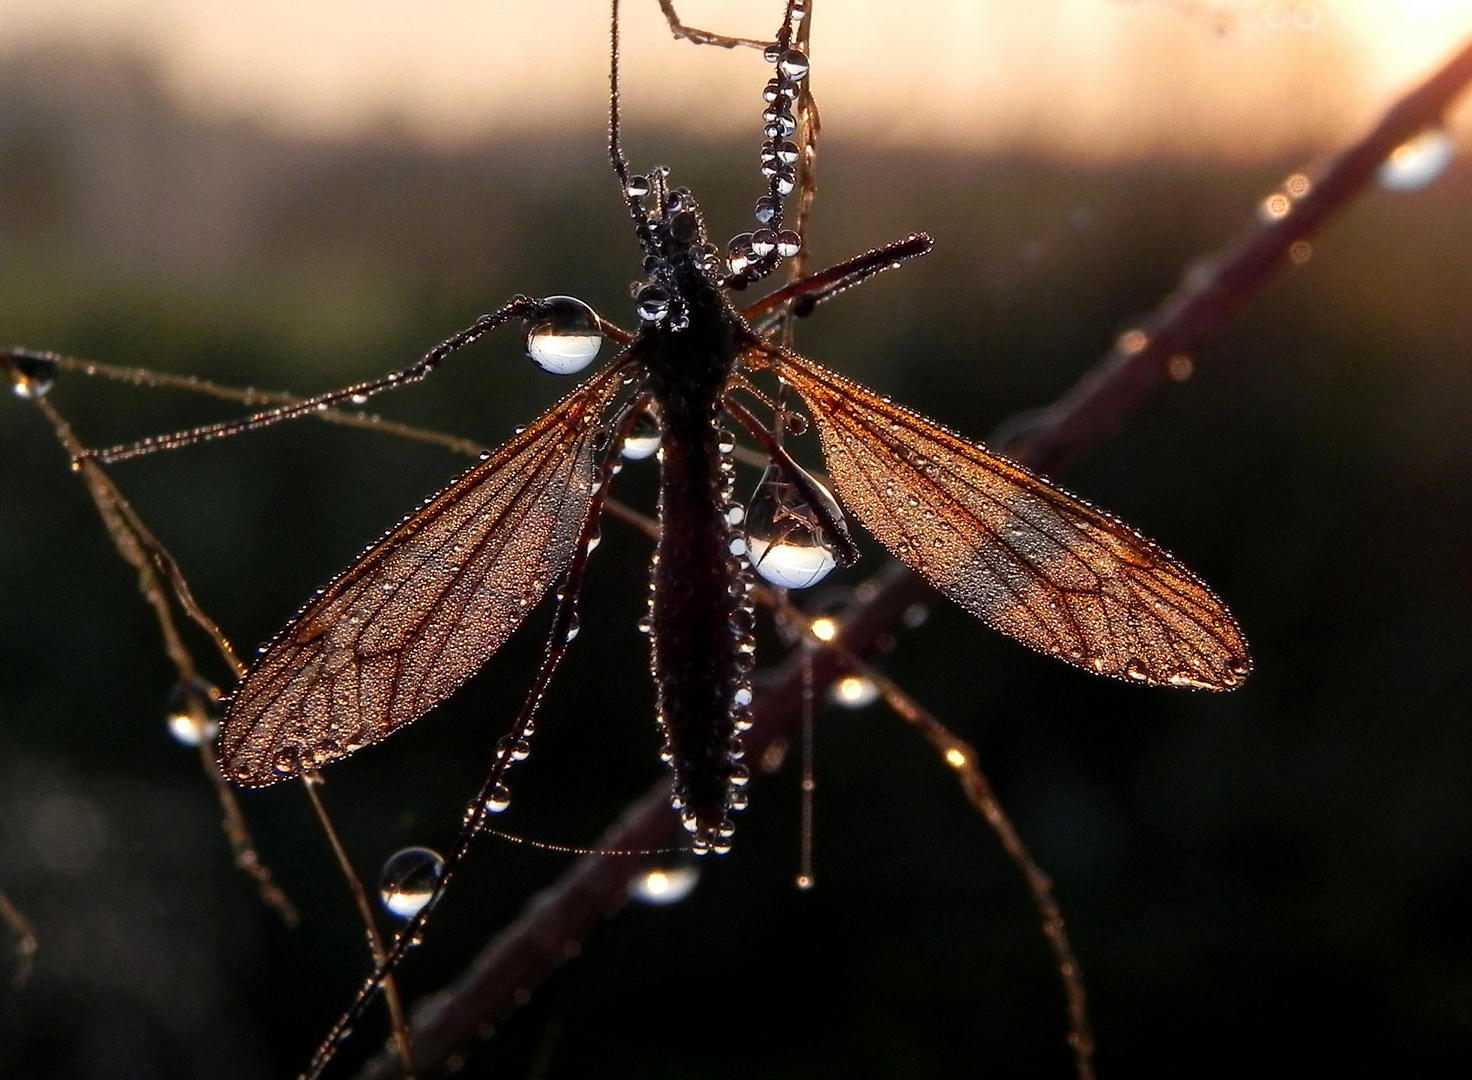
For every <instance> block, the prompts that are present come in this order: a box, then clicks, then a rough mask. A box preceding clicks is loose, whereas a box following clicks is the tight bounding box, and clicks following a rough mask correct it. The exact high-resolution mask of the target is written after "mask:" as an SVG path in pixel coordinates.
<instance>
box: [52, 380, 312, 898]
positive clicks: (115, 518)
mask: <svg viewBox="0 0 1472 1080" xmlns="http://www.w3.org/2000/svg"><path fill="white" fill-rule="evenodd" d="M35 404H36V407H37V408H38V409H40V410H41V414H42V415H43V416H45V417H46V419H47V421H48V422H49V423H50V424H51V428H52V430H53V431H54V432H55V434H56V438H57V441H58V442H60V443H61V446H62V449H63V450H64V451H66V453H67V454H68V455H70V456H71V457H72V459H73V461H75V462H76V463H77V465H76V467H77V470H78V471H79V472H80V473H81V475H82V479H83V482H84V483H85V484H86V485H87V491H88V493H89V494H90V495H91V496H92V502H93V504H94V505H95V506H96V507H97V513H98V515H99V516H100V517H101V518H102V523H103V526H104V527H105V528H106V529H107V534H108V536H109V538H111V540H112V543H113V547H114V548H116V549H117V552H118V554H119V555H121V556H122V557H123V560H124V561H125V562H127V563H128V565H130V566H132V567H133V569H134V570H135V571H136V573H137V575H138V591H139V593H141V594H142V596H143V599H144V600H145V601H146V602H147V603H148V605H149V607H151V608H152V609H153V613H154V618H155V620H156V621H157V623H158V627H159V633H160V635H161V636H162V637H163V640H164V652H165V654H166V655H167V656H168V658H169V661H170V662H171V663H172V664H173V665H174V670H175V671H176V673H177V674H178V677H179V681H180V682H181V683H185V684H187V683H189V682H190V681H192V680H194V679H197V678H198V671H199V665H198V664H197V663H196V662H195V659H194V655H193V654H192V653H191V652H190V651H189V648H188V646H187V645H185V643H184V639H183V636H182V635H181V634H180V633H179V627H178V624H177V623H176V622H175V621H174V612H173V609H172V608H171V607H170V606H169V591H170V590H172V593H173V596H174V599H175V600H176V601H177V602H178V604H179V606H180V608H181V609H182V610H183V611H184V612H185V613H186V614H187V615H189V617H190V618H191V619H192V620H193V621H194V622H195V623H196V624H197V625H198V626H199V627H200V628H201V629H202V630H204V632H205V633H206V634H207V635H208V636H209V638H210V640H211V641H212V642H213V643H214V644H215V647H216V648H217V649H218V650H219V652H220V656H221V657H222V658H223V659H224V661H225V663H226V664H227V665H228V666H229V667H230V669H231V670H232V671H233V672H234V673H235V674H236V675H237V676H238V675H239V674H240V673H241V672H243V671H244V670H245V665H244V664H242V663H241V662H240V658H239V657H238V656H237V655H236V654H235V650H234V649H232V648H231V647H230V642H229V641H227V640H226V639H225V635H224V634H223V633H222V632H221V631H220V628H219V627H218V626H217V625H216V624H215V622H214V620H212V619H210V618H209V616H208V615H206V614H205V612H204V609H203V608H201V607H200V606H199V604H198V602H197V601H196V600H195V599H194V595H193V593H192V592H191V591H190V589H189V583H188V582H187V581H186V580H185V578H184V574H183V572H182V571H180V570H179V566H178V564H177V563H176V562H175V561H174V557H173V556H172V555H171V554H169V551H168V549H167V548H165V547H164V546H163V544H162V543H160V542H159V540H158V538H157V537H155V536H154V535H153V533H152V532H150V531H149V530H148V528H147V527H146V526H145V525H144V524H143V521H142V519H141V518H140V517H139V516H138V514H137V512H136V511H135V510H134V509H133V506H132V504H131V503H129V502H128V500H127V498H126V497H124V495H123V493H122V492H121V491H120V490H119V489H118V487H117V485H116V484H114V483H113V482H112V478H111V477H110V476H108V475H107V472H106V471H105V470H104V469H103V468H102V467H101V466H100V465H98V464H97V463H96V462H95V461H91V460H86V459H82V460H79V459H78V457H77V455H78V453H79V452H80V451H81V449H82V444H81V442H80V440H78V439H77V437H76V435H75V433H74V432H73V431H72V427H71V424H70V423H68V422H67V420H66V418H65V417H63V416H62V415H61V411H60V410H59V409H57V408H56V406H55V405H53V404H52V403H51V400H50V399H49V398H45V397H42V398H37V399H35ZM165 582H167V583H168V588H167V589H166V588H165ZM200 762H201V765H202V766H203V769H204V773H205V776H206V777H207V778H208V779H209V781H210V785H211V787H213V788H214V790H215V797H216V799H218V800H219V803H220V808H221V810H222V811H223V813H224V819H223V821H222V823H221V826H222V828H223V829H224V832H225V838H226V840H228V841H229V844H230V849H231V853H232V855H233V856H234V861H235V865H236V867H237V868H238V869H240V870H242V871H244V872H245V873H246V874H248V875H249V876H250V878H251V879H252V880H253V881H254V882H255V883H256V888H257V890H258V891H259V892H260V896H261V900H262V902H263V903H264V904H265V905H266V906H267V907H269V908H271V909H272V910H274V911H275V912H276V913H277V915H278V916H280V918H281V921H282V922H283V923H285V924H286V925H287V926H296V925H297V923H298V921H299V916H298V915H297V910H296V906H295V905H294V904H292V902H291V899H290V897H288V896H287V895H286V893H285V892H284V891H283V890H282V889H281V887H280V886H279V885H277V884H276V879H275V877H274V876H273V875H272V873H271V869H270V867H268V866H267V865H266V864H265V863H264V862H263V861H262V860H261V857H260V855H259V853H258V852H257V851H256V847H255V842H254V840H253V839H252V838H251V834H250V828H249V826H247V824H246V821H245V815H244V814H243V813H242V812H241V810H240V804H239V802H238V800H237V799H236V797H235V792H234V790H233V789H232V788H231V787H230V785H229V784H227V783H226V782H225V778H224V777H223V776H222V775H221V774H220V769H219V766H218V764H217V763H216V762H215V756H214V748H213V746H211V745H209V744H203V745H201V747H200Z"/></svg>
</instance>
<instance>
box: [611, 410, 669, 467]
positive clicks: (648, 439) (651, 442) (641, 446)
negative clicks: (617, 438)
mask: <svg viewBox="0 0 1472 1080" xmlns="http://www.w3.org/2000/svg"><path fill="white" fill-rule="evenodd" d="M660 437H661V430H660V425H659V413H658V411H657V410H656V409H655V407H654V406H653V405H650V406H647V407H646V408H644V409H643V410H642V411H641V412H640V413H639V417H638V419H636V420H635V421H634V426H633V427H632V428H631V429H630V430H629V433H628V435H626V436H625V437H624V445H623V446H622V447H621V448H620V450H619V453H621V454H623V456H624V457H626V458H628V459H629V460H630V461H642V460H644V459H645V458H647V457H648V456H649V455H650V454H652V453H654V452H655V451H656V450H658V449H659V440H660Z"/></svg>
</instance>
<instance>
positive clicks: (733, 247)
mask: <svg viewBox="0 0 1472 1080" xmlns="http://www.w3.org/2000/svg"><path fill="white" fill-rule="evenodd" d="M751 262H752V251H751V233H737V234H736V235H735V236H733V237H731V242H730V243H729V244H727V245H726V265H727V266H729V267H730V268H731V273H733V274H743V273H745V272H746V270H747V268H748V267H750V266H751Z"/></svg>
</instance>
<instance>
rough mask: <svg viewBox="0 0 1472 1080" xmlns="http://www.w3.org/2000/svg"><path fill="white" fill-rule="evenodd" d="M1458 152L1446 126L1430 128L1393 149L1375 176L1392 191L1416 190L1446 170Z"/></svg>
mask: <svg viewBox="0 0 1472 1080" xmlns="http://www.w3.org/2000/svg"><path fill="white" fill-rule="evenodd" d="M1456 152H1457V144H1456V142H1455V141H1454V140H1453V139H1452V136H1451V133H1450V132H1448V131H1447V130H1446V128H1442V127H1432V128H1427V129H1426V130H1425V131H1423V132H1421V134H1419V135H1417V136H1415V137H1414V138H1411V139H1407V140H1406V141H1405V142H1403V143H1401V144H1400V145H1399V146H1397V147H1396V148H1395V149H1394V150H1392V151H1391V152H1390V156H1389V157H1388V158H1386V159H1385V160H1384V161H1383V162H1382V163H1381V164H1380V169H1379V171H1378V172H1377V173H1376V174H1375V178H1376V179H1377V180H1379V181H1380V186H1381V187H1383V188H1388V189H1390V190H1391V191H1415V190H1416V189H1417V188H1423V187H1425V186H1426V185H1427V184H1429V183H1431V181H1433V180H1435V179H1436V178H1437V177H1438V176H1440V175H1441V174H1442V173H1443V172H1445V171H1446V167H1447V166H1448V165H1450V164H1451V162H1452V158H1453V157H1454V156H1456Z"/></svg>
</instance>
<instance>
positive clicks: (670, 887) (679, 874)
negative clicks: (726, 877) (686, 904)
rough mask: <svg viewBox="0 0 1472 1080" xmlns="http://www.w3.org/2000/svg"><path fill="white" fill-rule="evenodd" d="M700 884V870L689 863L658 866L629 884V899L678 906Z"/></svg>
mask: <svg viewBox="0 0 1472 1080" xmlns="http://www.w3.org/2000/svg"><path fill="white" fill-rule="evenodd" d="M699 882H700V868H699V867H697V866H693V865H691V864H689V863H677V864H675V865H673V866H657V867H654V868H652V869H650V870H646V871H644V872H643V873H642V874H636V875H635V876H634V878H633V880H632V881H630V882H629V899H630V900H637V901H638V902H639V903H641V904H661V905H662V904H678V903H679V902H680V901H681V900H683V899H685V898H686V897H687V896H689V895H690V894H691V893H692V892H694V891H695V886H696V885H697V884H699Z"/></svg>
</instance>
